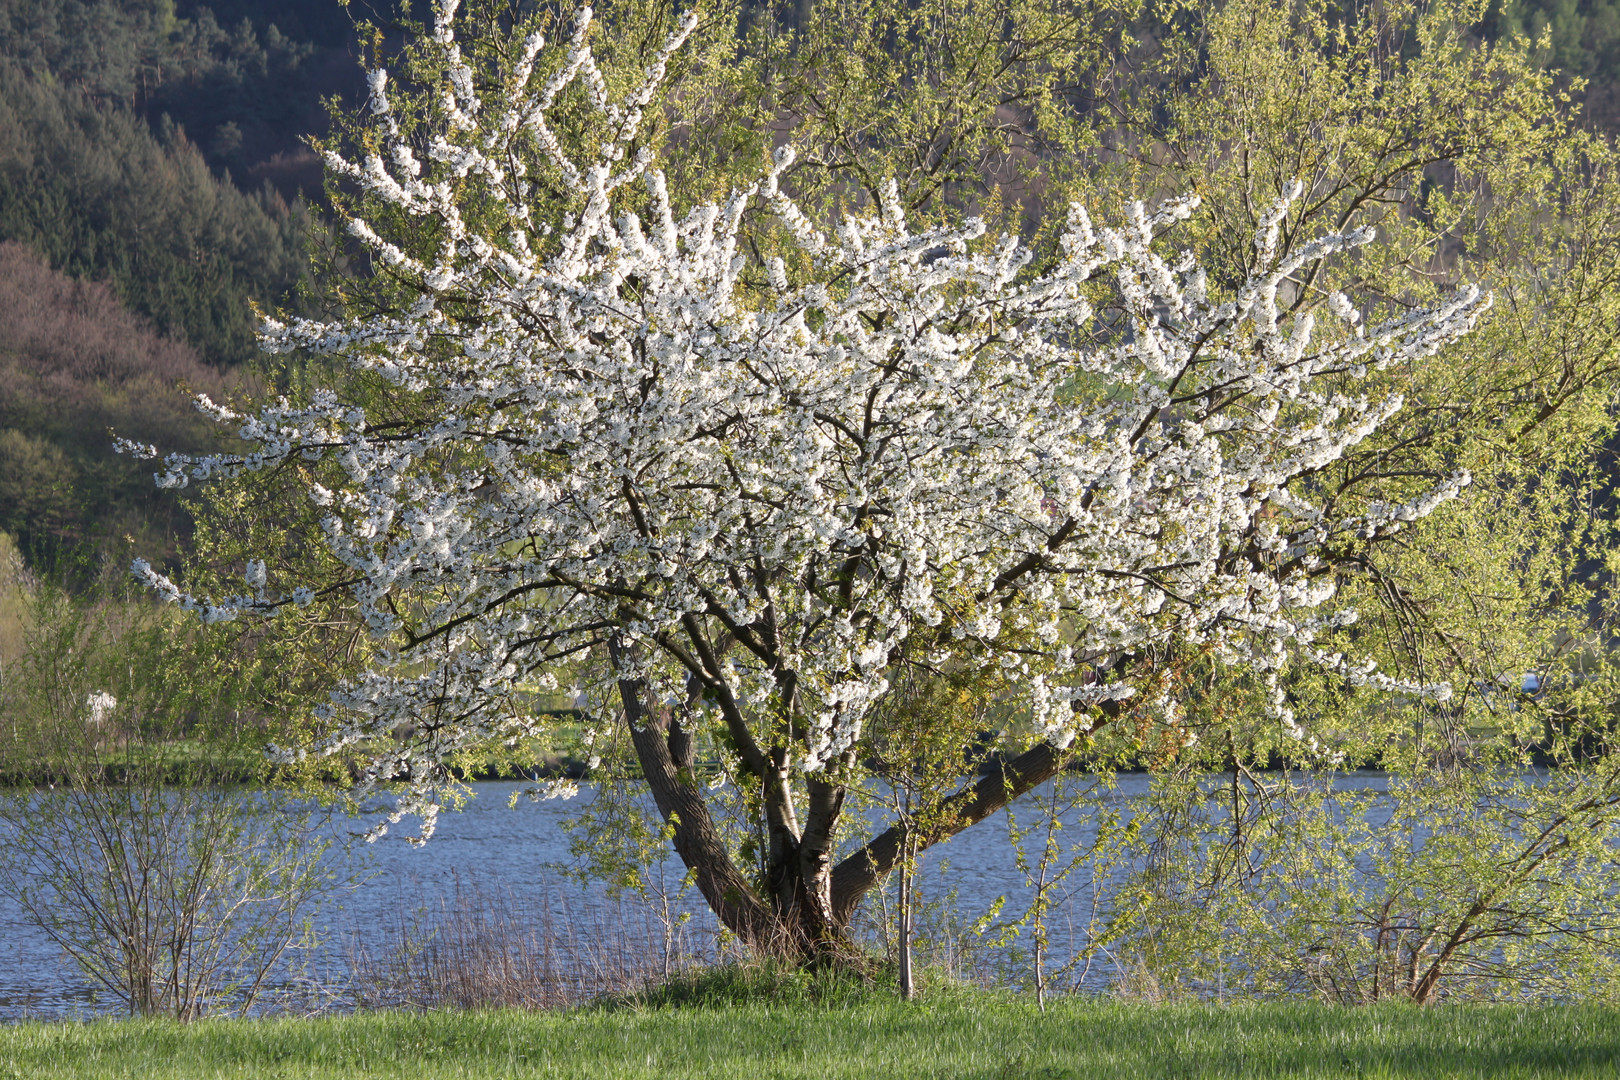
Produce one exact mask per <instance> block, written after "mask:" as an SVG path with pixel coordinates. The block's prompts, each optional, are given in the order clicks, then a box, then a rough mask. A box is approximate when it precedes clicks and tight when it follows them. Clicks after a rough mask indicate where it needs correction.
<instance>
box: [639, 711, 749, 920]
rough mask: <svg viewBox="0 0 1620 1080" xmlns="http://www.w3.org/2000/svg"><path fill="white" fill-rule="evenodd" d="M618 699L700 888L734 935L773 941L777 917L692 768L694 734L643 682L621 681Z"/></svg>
mask: <svg viewBox="0 0 1620 1080" xmlns="http://www.w3.org/2000/svg"><path fill="white" fill-rule="evenodd" d="M619 698H620V700H621V701H622V702H623V703H624V716H625V720H626V721H627V722H628V723H629V727H630V740H631V743H632V745H633V746H634V747H635V750H636V758H637V760H638V761H640V763H641V771H642V773H643V774H644V775H645V776H646V778H647V786H648V788H650V789H651V791H652V796H653V802H654V803H655V804H656V805H657V807H658V812H659V814H660V815H662V817H663V819H664V821H665V822H666V823H668V824H670V825H671V826H673V828H674V832H675V836H674V843H675V851H676V853H677V854H678V855H680V857H681V861H682V862H683V863H685V864H686V867H687V869H689V870H691V871H692V874H693V876H694V877H695V878H696V881H697V887H698V891H699V892H700V893H702V894H703V899H704V900H706V901H708V904H709V908H710V909H711V910H712V911H713V912H714V913H715V916H716V917H718V918H719V920H720V922H721V923H722V924H724V925H725V927H726V928H727V929H728V930H730V931H731V932H732V933H734V934H736V935H737V936H738V937H739V938H741V939H742V940H743V941H745V942H748V943H749V944H750V945H754V946H762V945H767V944H769V943H770V942H771V940H772V939H773V938H774V937H775V936H777V931H778V922H777V919H776V917H775V915H774V913H773V912H772V911H771V910H770V909H769V908H768V907H766V905H765V904H763V903H761V902H760V899H759V897H758V896H757V895H755V892H754V889H753V887H752V886H751V885H750V884H749V883H748V881H747V879H746V878H744V877H743V875H742V874H741V873H740V872H738V870H737V867H736V865H735V864H734V863H733V862H732V861H731V855H730V853H729V852H727V851H726V845H725V841H724V840H723V839H721V837H720V833H719V830H717V829H716V828H715V826H714V818H713V817H712V816H711V815H710V814H709V807H708V805H707V804H706V803H705V802H704V800H703V795H702V793H701V792H700V791H699V790H698V786H697V776H696V774H695V773H694V772H693V770H692V763H693V762H692V736H691V734H690V733H688V732H687V731H686V730H685V729H684V728H682V727H681V724H680V722H679V721H678V720H677V719H675V718H674V717H673V716H671V715H669V713H667V712H666V711H665V710H662V709H652V708H648V707H647V700H646V689H645V687H644V686H643V684H642V683H641V682H640V681H638V680H631V679H624V680H620V682H619Z"/></svg>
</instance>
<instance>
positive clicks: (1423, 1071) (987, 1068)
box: [0, 992, 1620, 1080]
mask: <svg viewBox="0 0 1620 1080" xmlns="http://www.w3.org/2000/svg"><path fill="white" fill-rule="evenodd" d="M1617 1074H1620V1010H1617V1009H1613V1008H1602V1007H1597V1006H1567V1007H1542V1008H1533V1007H1518V1006H1440V1007H1437V1008H1430V1009H1418V1008H1413V1007H1410V1006H1403V1005H1392V1006H1379V1007H1376V1008H1365V1009H1336V1008H1326V1007H1321V1006H1314V1005H1302V1004H1267V1005H1228V1006H1200V1005H1173V1006H1172V1005H1152V1006H1150V1005H1126V1004H1120V1003H1117V1002H1103V1001H1098V1000H1095V999H1074V998H1071V999H1064V1000H1059V1001H1056V1002H1054V1003H1052V1005H1051V1006H1050V1007H1049V1009H1048V1011H1047V1012H1046V1013H1045V1014H1044V1015H1043V1014H1042V1013H1041V1012H1040V1011H1038V1010H1037V1009H1036V1007H1035V1005H1034V1003H1033V1002H1031V1001H1028V1000H1019V999H1011V998H1007V997H1003V996H1000V995H994V994H984V993H972V992H960V993H951V994H949V995H945V996H940V997H935V998H926V999H924V1000H921V1001H918V1002H914V1003H910V1004H907V1003H904V1002H900V1001H897V1000H893V999H892V998H887V997H877V996H864V997H863V999H862V1000H858V1001H853V1002H845V1003H843V1004H841V1005H838V1006H836V1007H834V1006H829V1005H825V1004H820V1005H818V1004H814V1003H804V1002H789V1003H776V1004H772V1003H768V1002H753V1003H749V1004H742V1005H733V1006H729V1007H714V1006H699V1007H682V1008H651V1007H647V1006H645V1005H642V1006H630V1005H620V1006H616V1007H599V1008H592V1009H585V1010H579V1011H573V1012H553V1013H521V1012H512V1011H502V1012H472V1013H466V1012H438V1013H427V1014H413V1013H360V1014H356V1015H352V1016H333V1017H321V1018H315V1019H276V1020H250V1021H205V1022H201V1023H196V1024H192V1025H190V1026H185V1027H182V1026H179V1025H176V1024H173V1023H158V1022H134V1021H97V1022H94V1023H84V1024H76V1023H52V1024H38V1023H24V1024H18V1025H12V1026H7V1027H0V1080H22V1078H27V1080H57V1078H62V1080H67V1078H69V1077H72V1078H76V1080H98V1078H102V1077H107V1078H111V1077H118V1078H121V1080H124V1078H127V1080H148V1078H150V1080H159V1078H162V1080H182V1078H184V1080H191V1078H199V1080H200V1078H204V1077H208V1078H213V1077H227V1076H248V1077H254V1078H264V1080H272V1078H288V1080H291V1078H294V1077H296V1078H299V1080H340V1078H341V1080H362V1078H367V1080H369V1078H379V1080H380V1078H393V1077H400V1078H405V1077H410V1078H412V1080H437V1078H441V1077H442V1078H446V1080H449V1078H456V1080H474V1078H477V1080H483V1078H490V1080H495V1078H509V1080H517V1078H527V1077H548V1078H551V1077H556V1078H563V1077H580V1078H585V1077H590V1078H592V1080H603V1078H613V1080H618V1078H626V1080H640V1078H647V1080H652V1078H654V1077H657V1078H659V1080H673V1078H678V1077H693V1078H700V1077H701V1078H703V1080H733V1078H736V1080H742V1078H744V1077H746V1078H749V1080H754V1078H761V1077H782V1078H788V1077H792V1078H811V1077H817V1078H820V1077H826V1078H832V1077H837V1078H840V1080H845V1078H865V1077H871V1078H881V1080H902V1078H905V1080H910V1078H918V1077H984V1078H991V1077H996V1078H1015V1077H1031V1078H1033V1077H1041V1078H1058V1077H1075V1078H1085V1080H1092V1078H1113V1077H1121V1078H1125V1077H1131V1078H1136V1077H1183V1076H1185V1077H1194V1076H1196V1077H1218V1078H1238V1077H1244V1078H1247V1077H1345V1076H1354V1077H1364V1078H1373V1077H1391V1078H1393V1077H1401V1078H1405V1077H1412V1078H1417V1077H1423V1078H1425V1080H1433V1078H1438V1077H1482V1078H1483V1077H1490V1078H1521V1077H1613V1076H1615V1075H1617Z"/></svg>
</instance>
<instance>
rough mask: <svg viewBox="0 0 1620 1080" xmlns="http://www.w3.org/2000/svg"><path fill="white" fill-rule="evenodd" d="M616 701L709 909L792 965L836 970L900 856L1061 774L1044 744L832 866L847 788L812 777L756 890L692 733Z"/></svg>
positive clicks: (660, 709)
mask: <svg viewBox="0 0 1620 1080" xmlns="http://www.w3.org/2000/svg"><path fill="white" fill-rule="evenodd" d="M619 695H620V698H621V700H622V701H623V704H624V714H625V719H626V721H627V722H628V724H629V728H630V736H631V742H632V744H633V745H634V747H635V751H636V757H637V759H638V760H639V762H640V764H641V769H642V772H643V774H644V775H645V777H646V780H647V785H648V787H649V788H650V789H651V791H652V795H653V801H654V802H655V804H656V805H657V807H658V812H659V814H660V815H661V816H662V817H663V819H664V821H665V822H666V823H668V824H669V825H671V826H672V827H673V831H674V845H675V851H676V853H677V854H679V855H680V857H681V860H682V862H684V863H685V864H686V866H687V868H688V869H689V870H691V871H692V873H693V876H694V878H695V879H696V882H697V887H698V891H699V892H701V893H702V894H703V898H704V899H705V900H706V901H707V902H708V904H709V907H710V909H711V910H713V911H714V913H715V915H716V917H718V918H719V920H720V922H721V923H722V925H724V926H725V927H726V928H727V929H729V930H730V931H731V932H732V933H734V934H736V935H737V936H738V938H740V939H741V940H742V941H743V942H745V943H746V944H748V945H749V946H750V947H751V948H754V949H758V950H761V951H764V952H769V953H774V954H777V955H785V956H789V957H792V958H793V959H795V960H798V961H818V960H828V961H832V962H837V961H838V960H839V959H841V958H843V957H845V956H847V955H848V954H849V944H848V936H847V931H848V927H849V922H850V920H851V919H852V918H853V917H854V915H855V911H856V909H857V908H858V907H859V906H860V902H861V899H862V898H863V897H864V896H865V895H866V893H867V891H868V890H869V889H871V888H872V886H873V885H875V884H876V883H877V881H878V879H879V878H881V877H882V876H883V875H884V874H887V873H888V872H889V871H890V870H892V869H894V867H895V866H896V865H898V863H899V861H900V858H901V855H902V853H903V852H904V851H907V850H909V851H911V852H913V853H916V852H921V851H923V850H924V849H926V848H928V847H930V846H932V845H933V844H937V843H939V842H940V841H941V840H946V839H949V838H950V837H952V836H955V835H956V834H957V833H959V832H961V831H962V830H963V829H966V828H967V827H968V826H970V825H973V824H976V823H977V822H979V821H982V820H984V819H985V818H987V817H989V816H990V815H991V814H993V813H995V812H996V811H997V810H999V809H1001V808H1002V807H1003V806H1005V805H1006V804H1007V803H1008V802H1009V801H1011V800H1012V799H1016V798H1017V797H1019V796H1020V795H1022V794H1024V793H1025V792H1027V791H1029V790H1030V789H1031V788H1033V787H1035V786H1036V785H1038V784H1040V783H1042V782H1043V781H1046V780H1049V779H1051V778H1052V777H1053V776H1055V775H1056V774H1057V771H1058V769H1059V767H1060V760H1059V752H1058V751H1057V750H1055V749H1053V748H1052V746H1050V745H1049V744H1047V743H1041V744H1039V745H1037V746H1035V747H1034V748H1033V749H1031V750H1028V751H1026V752H1025V753H1023V754H1020V755H1019V756H1018V757H1016V758H1013V759H1012V760H1011V761H1008V762H1005V763H1003V764H1002V765H1001V766H1000V767H999V768H998V769H997V770H996V771H995V772H993V773H991V774H990V775H988V776H985V777H983V778H982V779H980V780H979V781H978V782H977V783H974V784H971V785H969V786H967V787H965V788H963V789H962V790H960V791H958V792H956V793H955V794H953V795H950V796H948V797H947V798H945V799H944V800H942V801H941V802H940V803H939V805H938V806H936V807H935V808H933V810H931V811H930V812H929V813H927V814H926V815H922V816H923V819H924V820H926V821H928V822H930V824H929V826H928V827H927V828H925V829H922V830H912V829H911V828H910V827H909V826H907V825H905V824H897V825H895V826H893V827H891V828H889V829H888V830H886V831H885V832H883V833H881V834H880V835H878V836H877V837H875V838H873V839H872V840H871V841H870V842H869V843H867V844H866V846H865V847H863V848H862V849H861V850H860V851H857V852H856V853H854V854H853V855H851V856H849V857H848V858H846V859H844V860H843V861H842V862H840V863H839V864H837V866H836V867H835V866H834V865H833V863H832V850H833V844H834V842H835V840H836V830H837V826H838V822H839V818H840V816H841V813H842V809H843V805H844V800H845V797H846V794H847V789H846V788H845V787H844V786H843V785H841V784H837V783H834V782H830V781H827V780H825V779H822V778H818V777H812V778H811V779H810V780H809V781H808V788H809V801H808V808H807V811H808V812H807V814H806V817H805V823H804V828H803V829H802V831H796V830H791V829H784V828H773V829H772V830H771V831H772V836H771V851H770V856H769V862H768V870H767V874H766V878H767V880H766V881H764V882H762V883H760V885H759V886H756V885H755V884H754V883H753V882H751V881H750V880H749V879H748V877H747V876H746V875H745V874H743V873H742V872H741V871H740V870H739V869H738V868H737V866H736V864H735V863H733V862H732V860H731V856H730V853H729V852H727V850H726V845H725V841H724V840H723V839H722V838H721V836H720V833H719V830H718V829H716V827H715V824H714V819H713V817H712V816H711V815H710V813H709V808H708V805H707V803H706V802H705V800H704V796H703V792H702V791H701V790H700V788H699V785H698V783H697V777H696V774H695V773H694V771H693V767H692V766H693V748H692V737H691V734H690V733H689V732H687V731H686V730H685V729H684V728H683V727H682V725H681V723H680V720H679V718H678V717H677V716H676V715H675V714H674V712H673V710H670V709H668V708H666V707H664V706H662V705H655V704H653V703H652V702H651V701H650V700H649V698H648V695H647V693H646V688H645V686H644V685H643V684H642V683H641V682H639V681H637V680H628V679H627V680H621V681H620V683H619ZM762 891H763V893H764V894H765V895H762Z"/></svg>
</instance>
